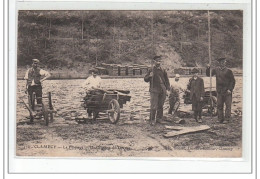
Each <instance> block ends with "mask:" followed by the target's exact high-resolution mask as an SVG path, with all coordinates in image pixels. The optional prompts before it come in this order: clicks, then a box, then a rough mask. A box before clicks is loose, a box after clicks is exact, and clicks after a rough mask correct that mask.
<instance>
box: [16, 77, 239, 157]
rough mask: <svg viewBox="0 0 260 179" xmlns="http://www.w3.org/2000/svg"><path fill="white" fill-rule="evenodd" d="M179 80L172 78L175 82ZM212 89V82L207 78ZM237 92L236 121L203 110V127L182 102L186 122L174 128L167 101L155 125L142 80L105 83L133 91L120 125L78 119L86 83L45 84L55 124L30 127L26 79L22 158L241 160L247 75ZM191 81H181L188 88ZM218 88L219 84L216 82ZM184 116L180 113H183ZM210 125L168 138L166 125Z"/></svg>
mask: <svg viewBox="0 0 260 179" xmlns="http://www.w3.org/2000/svg"><path fill="white" fill-rule="evenodd" d="M173 80H174V79H170V81H171V83H172V82H173ZM204 81H205V86H209V78H206V77H205V78H204ZM236 81H237V83H236V87H235V90H234V94H233V104H232V119H231V121H230V123H228V124H220V123H218V122H217V118H216V117H215V116H214V117H213V118H211V117H210V115H209V114H208V113H207V110H204V112H203V123H202V124H199V123H196V122H195V120H194V119H192V111H191V105H185V104H184V103H183V101H181V106H180V111H181V112H183V113H185V115H181V116H179V117H180V118H182V119H184V120H185V124H175V123H174V122H173V121H176V120H178V118H177V117H173V116H169V115H167V114H166V113H167V108H168V107H169V105H168V101H167V100H166V102H165V110H164V113H165V120H167V121H164V123H163V124H157V125H155V126H150V125H149V123H148V121H147V120H148V118H149V92H148V84H147V83H145V82H144V81H143V79H106V80H104V83H103V87H104V88H106V89H109V88H113V89H115V88H120V89H128V90H130V91H131V93H130V94H131V96H132V98H131V101H130V102H128V103H127V104H126V105H124V107H123V109H122V112H121V118H120V120H119V122H118V123H117V124H111V123H110V121H109V120H108V119H105V118H103V116H105V114H101V115H100V116H102V119H98V120H97V122H95V123H94V124H92V123H91V122H90V120H87V123H83V122H81V121H79V122H77V121H76V119H84V118H86V117H87V116H86V111H85V110H84V108H83V107H82V106H81V103H82V102H81V100H82V98H83V96H84V92H83V91H82V89H81V88H80V85H81V84H82V82H83V80H49V81H46V82H45V83H44V85H43V86H44V90H43V92H44V93H46V92H48V91H51V92H52V95H53V104H54V107H55V109H56V110H57V114H56V115H55V117H54V119H55V120H54V122H53V123H50V124H49V126H45V125H44V121H43V120H42V119H39V120H35V122H34V124H28V121H29V119H28V111H27V110H26V109H25V107H24V105H23V104H22V103H21V102H20V100H19V98H20V97H21V98H23V99H26V95H25V94H24V92H23V87H24V86H25V85H24V84H25V81H22V80H19V81H18V82H17V85H18V86H17V90H18V91H17V99H18V102H17V126H16V135H17V141H16V154H17V156H44V157H241V155H242V113H241V111H242V77H236ZM187 82H188V78H181V84H182V86H183V88H186V84H187ZM213 84H215V82H213ZM180 114H181V113H180ZM199 125H208V126H209V127H210V129H209V130H206V131H201V132H196V133H191V134H184V135H179V136H175V137H172V138H165V137H164V136H163V134H165V133H166V132H169V131H171V130H169V129H166V128H165V126H181V127H191V126H199Z"/></svg>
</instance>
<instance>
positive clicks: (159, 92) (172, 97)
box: [144, 56, 235, 125]
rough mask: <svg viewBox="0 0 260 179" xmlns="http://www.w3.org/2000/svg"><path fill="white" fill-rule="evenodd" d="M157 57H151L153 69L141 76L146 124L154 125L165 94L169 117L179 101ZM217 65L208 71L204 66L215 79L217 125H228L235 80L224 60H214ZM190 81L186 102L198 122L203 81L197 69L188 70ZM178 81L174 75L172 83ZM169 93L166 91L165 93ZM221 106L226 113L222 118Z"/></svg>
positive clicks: (161, 115)
mask: <svg viewBox="0 0 260 179" xmlns="http://www.w3.org/2000/svg"><path fill="white" fill-rule="evenodd" d="M161 60H162V57H161V56H155V57H154V58H153V64H154V65H153V67H152V68H151V69H150V70H148V72H147V74H146V75H145V77H144V81H145V82H149V83H150V88H149V92H150V102H151V103H150V119H149V120H150V124H151V125H155V123H156V122H158V123H160V122H161V121H162V120H163V105H164V102H165V99H166V96H167V93H170V94H169V103H170V109H169V111H168V113H169V114H171V113H172V110H173V106H174V104H176V103H177V102H179V90H180V89H178V87H177V91H176V87H175V86H174V85H172V86H171V85H170V82H169V78H168V75H167V72H166V70H165V69H163V68H162V67H161V65H160V64H161ZM217 61H218V64H219V66H218V67H217V68H214V69H211V67H210V65H208V66H207V69H206V75H207V76H210V73H211V75H212V76H216V89H217V113H218V120H219V122H220V123H228V122H229V120H230V117H231V103H232V92H233V89H234V87H235V78H234V75H233V72H232V71H231V70H230V69H228V68H227V67H226V59H225V58H220V59H218V60H217ZM192 74H193V76H192V78H191V79H190V80H189V83H188V85H187V89H188V90H189V91H190V100H191V102H192V110H193V111H194V119H195V120H196V121H197V122H198V123H201V122H202V107H203V106H202V105H203V100H204V96H205V88H204V81H203V79H202V78H201V77H199V76H198V74H199V70H198V69H196V68H195V69H193V70H192ZM178 80H179V75H176V77H175V81H178ZM167 91H170V92H167ZM224 104H225V105H226V111H225V115H224V111H223V108H224Z"/></svg>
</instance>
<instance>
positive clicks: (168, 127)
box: [165, 126, 185, 131]
mask: <svg viewBox="0 0 260 179" xmlns="http://www.w3.org/2000/svg"><path fill="white" fill-rule="evenodd" d="M165 128H166V129H172V130H176V131H180V130H183V129H184V128H185V127H181V126H165Z"/></svg>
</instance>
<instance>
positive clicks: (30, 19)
mask: <svg viewBox="0 0 260 179" xmlns="http://www.w3.org/2000/svg"><path fill="white" fill-rule="evenodd" d="M210 17H211V42H212V44H211V49H212V59H213V60H214V59H216V58H218V57H223V56H224V57H226V58H228V59H229V60H228V66H230V67H239V68H241V67H242V56H243V54H242V52H243V46H242V45H243V12H242V11H211V12H210ZM155 54H160V55H163V57H164V63H163V65H164V66H167V68H168V69H173V68H176V67H181V66H198V67H203V66H205V65H206V64H207V63H208V58H209V57H208V14H207V11H19V15H18V62H17V64H18V68H25V67H26V66H27V65H30V64H31V59H33V58H38V59H40V60H41V63H42V64H41V65H42V66H44V67H45V68H48V69H50V70H53V71H62V70H69V71H76V72H77V71H78V72H82V71H86V69H88V68H90V67H91V66H94V65H96V64H97V65H98V64H101V63H103V62H105V63H119V64H146V65H150V59H151V58H152V57H153V56H154V55H155Z"/></svg>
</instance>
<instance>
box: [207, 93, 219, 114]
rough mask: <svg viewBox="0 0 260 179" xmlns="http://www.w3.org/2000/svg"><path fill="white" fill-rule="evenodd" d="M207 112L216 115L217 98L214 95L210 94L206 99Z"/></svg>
mask: <svg viewBox="0 0 260 179" xmlns="http://www.w3.org/2000/svg"><path fill="white" fill-rule="evenodd" d="M208 113H210V114H212V115H213V116H216V115H217V98H216V97H215V96H212V97H211V98H209V100H208Z"/></svg>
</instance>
